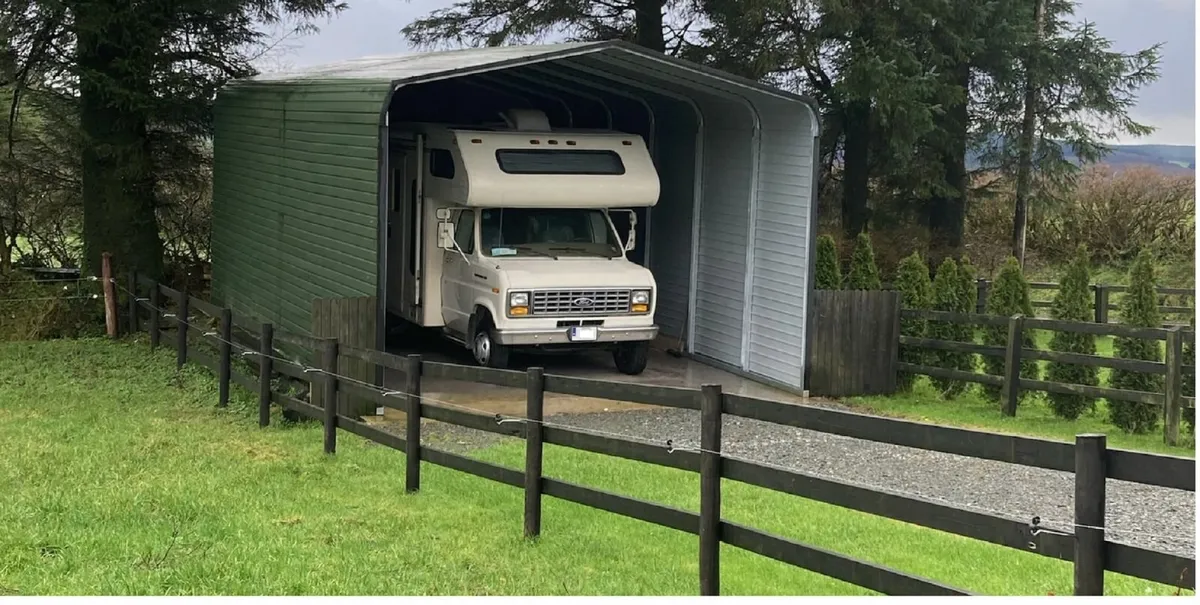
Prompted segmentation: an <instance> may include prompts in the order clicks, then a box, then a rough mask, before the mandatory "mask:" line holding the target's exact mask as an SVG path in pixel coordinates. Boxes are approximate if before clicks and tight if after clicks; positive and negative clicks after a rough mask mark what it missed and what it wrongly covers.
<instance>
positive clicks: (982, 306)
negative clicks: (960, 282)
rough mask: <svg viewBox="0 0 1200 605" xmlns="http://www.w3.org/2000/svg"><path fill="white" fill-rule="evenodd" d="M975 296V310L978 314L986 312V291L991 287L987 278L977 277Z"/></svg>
mask: <svg viewBox="0 0 1200 605" xmlns="http://www.w3.org/2000/svg"><path fill="white" fill-rule="evenodd" d="M975 288H976V297H975V312H976V313H979V314H980V315H982V314H984V313H985V312H987V298H988V292H990V291H991V289H992V282H991V280H989V279H985V278H982V277H981V278H979V280H978V281H976V282H975Z"/></svg>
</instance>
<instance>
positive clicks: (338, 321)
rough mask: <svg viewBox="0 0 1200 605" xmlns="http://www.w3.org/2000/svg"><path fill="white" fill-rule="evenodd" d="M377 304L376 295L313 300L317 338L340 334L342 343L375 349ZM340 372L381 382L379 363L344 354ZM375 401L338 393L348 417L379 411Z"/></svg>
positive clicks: (317, 399)
mask: <svg viewBox="0 0 1200 605" xmlns="http://www.w3.org/2000/svg"><path fill="white" fill-rule="evenodd" d="M375 312H376V304H375V297H374V296H360V297H356V298H318V299H314V300H313V303H312V321H313V324H312V335H313V336H315V337H317V338H336V339H337V340H338V344H341V345H347V346H350V347H357V348H359V349H374V348H375V346H376V338H375V337H376V332H375V323H376V322H375ZM338 374H340V375H342V376H347V377H350V378H353V379H355V380H360V381H362V382H367V383H371V384H379V382H378V381H377V379H378V378H381V376H379V375H378V374H377V371H376V368H375V364H373V363H369V362H367V361H365V360H362V359H358V358H355V357H350V356H347V355H342V356H341V358H340V359H339V360H338ZM318 391H319V390H318V389H313V392H312V396H313V405H316V406H320V405H321V398H320V393H319V392H318ZM375 410H376V406H375V404H374V403H373V402H371V401H368V400H366V399H363V398H361V397H357V396H352V395H350V394H348V393H346V392H344V391H343V392H342V393H341V394H340V395H339V396H338V413H339V414H341V415H342V416H346V417H348V418H360V417H362V416H370V415H373V414H374V413H375Z"/></svg>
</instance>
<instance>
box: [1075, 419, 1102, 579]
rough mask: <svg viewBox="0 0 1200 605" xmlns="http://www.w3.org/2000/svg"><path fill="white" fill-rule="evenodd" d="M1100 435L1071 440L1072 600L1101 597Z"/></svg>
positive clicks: (1082, 436) (1089, 435)
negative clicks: (1073, 514) (1072, 500)
mask: <svg viewBox="0 0 1200 605" xmlns="http://www.w3.org/2000/svg"><path fill="white" fill-rule="evenodd" d="M1106 449H1107V444H1106V439H1105V437H1104V435H1097V434H1087V435H1076V436H1075V596H1101V595H1103V594H1104V499H1105V494H1104V480H1105V477H1107V475H1108V471H1107V469H1106V468H1105V459H1106V458H1107V455H1106Z"/></svg>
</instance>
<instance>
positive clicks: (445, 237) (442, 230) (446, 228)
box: [438, 210, 454, 250]
mask: <svg viewBox="0 0 1200 605" xmlns="http://www.w3.org/2000/svg"><path fill="white" fill-rule="evenodd" d="M438 212H441V210H438ZM438 248H441V249H442V250H453V249H454V225H453V224H452V223H438Z"/></svg>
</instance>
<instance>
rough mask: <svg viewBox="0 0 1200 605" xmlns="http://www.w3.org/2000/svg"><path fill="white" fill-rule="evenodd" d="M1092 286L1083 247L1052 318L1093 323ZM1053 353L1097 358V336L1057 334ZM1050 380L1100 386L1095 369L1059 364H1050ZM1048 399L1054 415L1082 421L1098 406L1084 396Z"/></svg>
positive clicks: (1069, 270) (1052, 343)
mask: <svg viewBox="0 0 1200 605" xmlns="http://www.w3.org/2000/svg"><path fill="white" fill-rule="evenodd" d="M1089 284H1091V272H1090V270H1089V268H1088V255H1087V251H1086V250H1084V249H1083V248H1080V249H1079V251H1078V252H1077V253H1076V254H1075V259H1074V260H1073V261H1072V262H1071V265H1070V266H1069V267H1067V273H1066V275H1064V276H1063V278H1062V281H1061V282H1060V283H1059V289H1058V294H1057V295H1056V296H1055V297H1054V306H1053V307H1052V309H1051V316H1052V317H1053V318H1054V319H1057V320H1059V321H1080V322H1088V321H1091V320H1092V296H1091V293H1090V292H1089ZM1050 350H1051V351H1058V352H1060V353H1079V354H1082V355H1095V354H1096V337H1095V336H1092V335H1091V334H1079V333H1076V332H1055V333H1054V337H1053V338H1051V339H1050ZM1047 379H1048V380H1050V381H1052V382H1062V383H1066V384H1082V385H1086V386H1096V385H1097V384H1100V375H1099V373H1098V371H1097V369H1096V368H1095V367H1094V366H1082V365H1076V364H1070V363H1060V362H1057V361H1052V362H1050V366H1049V368H1048V369H1047ZM1048 397H1049V398H1050V409H1051V410H1053V412H1054V415H1055V416H1058V417H1059V418H1065V419H1067V420H1075V419H1077V418H1079V416H1080V415H1081V414H1082V413H1083V411H1084V410H1086V409H1089V408H1094V407H1095V405H1096V399H1095V398H1094V397H1086V396H1083V395H1065V394H1062V393H1049V394H1048Z"/></svg>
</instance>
